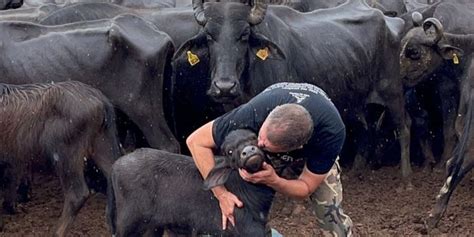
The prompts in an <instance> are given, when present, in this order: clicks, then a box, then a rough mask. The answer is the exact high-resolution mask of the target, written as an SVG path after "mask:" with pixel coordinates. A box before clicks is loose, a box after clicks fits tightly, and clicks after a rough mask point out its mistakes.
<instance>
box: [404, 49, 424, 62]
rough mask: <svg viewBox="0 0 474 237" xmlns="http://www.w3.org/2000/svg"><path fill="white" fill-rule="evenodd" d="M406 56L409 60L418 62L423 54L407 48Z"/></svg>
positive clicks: (417, 50)
mask: <svg viewBox="0 0 474 237" xmlns="http://www.w3.org/2000/svg"><path fill="white" fill-rule="evenodd" d="M405 55H406V56H407V57H408V58H410V59H413V60H418V59H420V58H421V52H420V50H419V49H417V48H407V49H406V52H405Z"/></svg>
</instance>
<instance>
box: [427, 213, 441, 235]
mask: <svg viewBox="0 0 474 237" xmlns="http://www.w3.org/2000/svg"><path fill="white" fill-rule="evenodd" d="M438 222H439V218H438V217H435V216H432V215H430V216H429V217H428V218H427V219H426V220H425V228H426V230H427V232H428V233H429V232H430V231H431V230H433V229H434V228H436V226H437V225H438Z"/></svg>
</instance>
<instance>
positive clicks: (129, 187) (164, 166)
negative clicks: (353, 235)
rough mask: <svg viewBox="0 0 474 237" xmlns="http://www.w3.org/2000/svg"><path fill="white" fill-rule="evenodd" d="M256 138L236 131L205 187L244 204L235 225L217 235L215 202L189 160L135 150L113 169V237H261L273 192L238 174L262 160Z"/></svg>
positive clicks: (219, 219) (219, 223)
mask: <svg viewBox="0 0 474 237" xmlns="http://www.w3.org/2000/svg"><path fill="white" fill-rule="evenodd" d="M256 145H257V136H256V135H255V134H254V133H253V132H251V131H249V130H236V131H234V132H232V133H230V134H229V135H228V136H227V137H226V141H225V142H224V144H223V145H222V147H221V151H220V152H221V154H222V155H223V156H220V157H219V156H217V157H216V166H215V167H214V168H213V169H212V170H211V172H210V173H209V175H208V177H207V179H206V180H205V183H204V186H205V188H206V189H210V188H211V187H214V186H216V185H221V184H224V185H225V186H226V188H227V189H229V190H230V191H231V192H233V193H235V194H236V195H237V196H238V197H239V198H240V199H241V200H242V201H243V202H244V203H245V205H244V206H243V208H237V209H235V211H234V216H235V218H236V223H237V224H236V226H235V227H229V228H227V230H226V231H223V230H222V217H221V211H220V208H219V203H218V201H217V199H216V198H215V197H214V195H213V194H212V192H210V191H206V190H204V189H203V179H202V177H201V175H200V173H199V170H198V169H197V168H196V166H195V164H194V162H193V160H192V158H191V157H188V156H183V155H178V154H173V153H168V152H165V151H160V150H153V149H147V148H143V149H139V150H136V151H135V152H133V153H130V154H127V155H125V156H123V157H121V158H120V159H119V160H117V162H115V163H114V165H113V168H112V178H111V182H112V184H111V185H110V184H109V187H111V188H112V189H113V190H110V191H109V195H108V197H109V202H108V218H109V221H110V222H109V223H110V226H111V229H112V233H113V234H116V235H117V236H132V235H133V236H134V235H138V234H139V233H140V234H143V233H144V232H146V231H154V232H155V235H156V236H161V235H162V234H163V229H168V230H170V231H171V232H173V233H177V234H185V235H190V234H191V233H193V232H194V233H198V234H199V233H207V234H214V235H224V236H228V235H231V236H264V234H265V223H266V222H267V217H268V212H269V210H270V206H271V203H272V200H273V196H274V193H275V191H274V190H273V189H271V188H269V187H268V186H264V185H261V184H258V185H256V184H252V183H249V182H245V181H244V180H243V179H242V178H241V177H240V175H239V173H238V171H237V169H238V168H245V169H247V170H249V171H250V172H255V171H258V170H260V168H261V165H262V163H263V161H264V159H265V156H264V154H263V152H262V151H261V150H260V149H258V148H257V147H256Z"/></svg>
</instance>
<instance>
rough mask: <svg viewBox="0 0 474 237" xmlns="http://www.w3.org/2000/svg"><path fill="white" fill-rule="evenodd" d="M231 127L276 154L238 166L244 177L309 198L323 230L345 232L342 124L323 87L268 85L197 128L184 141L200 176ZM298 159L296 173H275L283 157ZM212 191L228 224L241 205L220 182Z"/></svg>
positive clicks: (349, 226)
mask: <svg viewBox="0 0 474 237" xmlns="http://www.w3.org/2000/svg"><path fill="white" fill-rule="evenodd" d="M236 129H250V130H252V131H254V132H255V133H258V146H259V147H260V148H262V149H263V150H266V151H267V152H270V153H275V154H277V155H276V157H277V158H272V165H273V166H272V165H270V164H267V163H264V165H263V170H262V171H259V172H257V173H254V174H250V173H248V172H246V171H245V170H243V169H241V170H239V173H240V175H241V177H242V178H243V179H244V180H246V181H248V182H252V183H261V184H265V185H267V186H269V187H271V188H273V189H274V190H275V191H277V192H280V193H282V194H284V195H287V196H290V197H294V198H299V199H303V198H307V197H310V198H311V200H312V203H313V207H314V210H315V213H316V217H317V219H318V220H317V223H318V224H319V225H320V227H321V228H322V229H323V231H325V232H327V233H330V234H332V235H334V236H349V235H351V233H352V232H351V230H352V221H351V219H350V218H349V217H348V216H347V215H345V214H344V213H343V211H342V208H341V201H342V185H341V181H340V168H339V165H338V162H337V158H338V155H339V152H340V151H341V149H342V145H343V144H344V139H345V126H344V123H343V122H342V119H341V117H340V115H339V113H338V111H337V109H336V107H335V106H334V104H333V103H332V102H331V100H330V99H329V98H328V96H327V95H326V93H325V92H324V91H323V90H321V89H320V88H318V87H316V86H314V85H311V84H305V83H278V84H274V85H272V86H270V87H268V88H267V89H265V90H264V91H263V92H261V93H260V94H258V95H257V96H255V97H254V98H252V99H251V100H250V101H249V102H248V103H246V104H243V105H241V106H240V107H238V108H236V109H234V110H232V111H230V112H228V113H227V114H225V115H222V116H221V117H219V118H217V119H215V120H213V121H211V122H209V123H207V124H205V125H203V126H202V127H201V128H199V129H197V130H196V131H195V132H193V133H192V134H191V135H190V136H189V137H188V139H187V140H186V143H187V145H188V148H189V150H190V151H191V154H192V156H193V159H194V162H195V163H196V166H197V168H198V169H199V171H200V172H201V174H202V176H203V177H207V175H208V174H209V172H210V170H211V169H212V168H213V167H214V159H213V157H214V155H213V150H214V149H216V148H217V147H220V146H221V144H222V143H223V141H224V138H225V137H226V135H227V134H229V133H230V132H231V131H233V130H236ZM278 157H279V158H281V159H278ZM273 159H275V162H273ZM298 159H300V160H301V159H302V160H303V161H304V162H302V163H301V164H302V165H303V167H301V169H300V170H302V172H301V174H299V177H298V178H297V179H286V178H283V177H281V172H280V170H278V168H277V167H275V166H276V165H277V164H279V163H281V162H283V161H284V162H287V163H288V162H291V163H298V162H297V160H298ZM275 169H277V171H276V170H275ZM212 192H213V193H214V195H215V196H216V198H217V199H218V200H219V205H220V207H221V211H222V224H223V228H224V229H225V228H226V226H227V220H229V221H230V222H231V224H233V225H234V224H235V223H234V217H233V211H234V207H235V206H237V207H242V205H243V203H242V202H241V201H240V200H239V198H238V197H236V196H235V195H234V194H232V193H230V192H229V191H227V190H226V188H225V187H224V186H217V187H214V188H213V189H212Z"/></svg>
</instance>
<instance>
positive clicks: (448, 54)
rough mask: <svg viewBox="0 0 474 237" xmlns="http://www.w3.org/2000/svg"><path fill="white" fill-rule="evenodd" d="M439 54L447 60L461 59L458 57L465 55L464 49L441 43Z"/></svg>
mask: <svg viewBox="0 0 474 237" xmlns="http://www.w3.org/2000/svg"><path fill="white" fill-rule="evenodd" d="M438 52H439V54H440V55H441V56H442V57H443V58H444V59H447V60H459V58H458V57H461V56H463V55H464V51H463V50H462V49H460V48H457V47H454V46H451V45H441V46H439V49H438Z"/></svg>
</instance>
